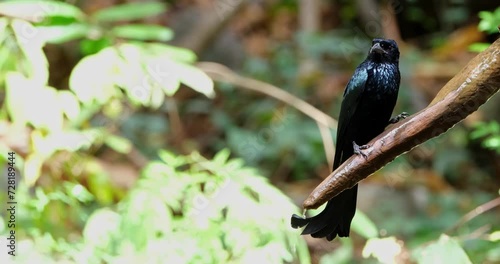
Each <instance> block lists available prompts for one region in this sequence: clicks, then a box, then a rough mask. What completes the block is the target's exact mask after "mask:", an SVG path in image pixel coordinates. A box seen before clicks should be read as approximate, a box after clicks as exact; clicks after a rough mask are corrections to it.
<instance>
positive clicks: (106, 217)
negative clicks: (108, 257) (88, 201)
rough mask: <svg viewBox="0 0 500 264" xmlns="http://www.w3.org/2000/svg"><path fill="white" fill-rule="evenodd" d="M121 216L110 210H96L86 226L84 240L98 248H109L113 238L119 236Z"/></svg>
mask: <svg viewBox="0 0 500 264" xmlns="http://www.w3.org/2000/svg"><path fill="white" fill-rule="evenodd" d="M120 222H121V216H120V215H119V214H117V213H116V212H113V211H112V210H110V209H107V208H102V209H98V210H96V211H95V212H94V213H92V215H91V216H90V218H89V219H88V220H87V223H86V224H85V228H84V229H83V233H82V235H83V238H84V239H85V242H86V243H88V244H89V245H92V246H95V247H97V248H108V247H109V246H110V245H111V242H112V241H113V237H114V236H117V235H119V231H118V230H119V227H120Z"/></svg>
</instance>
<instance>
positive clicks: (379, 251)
mask: <svg viewBox="0 0 500 264" xmlns="http://www.w3.org/2000/svg"><path fill="white" fill-rule="evenodd" d="M401 253H403V248H402V243H400V242H399V241H398V240H397V239H396V238H395V237H385V238H370V239H368V241H367V242H366V245H365V247H364V248H363V257H364V258H369V257H370V256H372V257H374V258H376V259H377V260H378V261H379V262H380V263H396V260H397V256H398V255H399V254H401Z"/></svg>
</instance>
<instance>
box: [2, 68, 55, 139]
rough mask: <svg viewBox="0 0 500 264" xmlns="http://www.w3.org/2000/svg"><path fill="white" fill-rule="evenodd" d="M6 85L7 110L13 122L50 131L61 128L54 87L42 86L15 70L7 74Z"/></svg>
mask: <svg viewBox="0 0 500 264" xmlns="http://www.w3.org/2000/svg"><path fill="white" fill-rule="evenodd" d="M6 87H7V110H8V111H9V114H10V116H11V118H12V119H13V121H14V123H19V124H26V123H31V124H32V125H33V126H35V127H41V128H46V129H48V130H51V131H56V130H60V129H61V128H62V125H63V116H62V109H61V108H60V105H59V104H58V98H57V92H56V90H55V89H54V88H51V87H44V86H43V85H41V84H40V83H38V82H37V81H36V80H31V79H26V78H25V77H24V76H22V75H21V74H19V73H15V72H11V73H9V74H8V75H7V83H6ZM40 109H43V111H41V110H40Z"/></svg>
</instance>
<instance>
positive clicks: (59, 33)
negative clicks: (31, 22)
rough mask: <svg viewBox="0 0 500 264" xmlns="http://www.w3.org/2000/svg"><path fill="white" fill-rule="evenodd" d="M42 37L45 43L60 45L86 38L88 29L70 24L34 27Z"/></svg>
mask: <svg viewBox="0 0 500 264" xmlns="http://www.w3.org/2000/svg"><path fill="white" fill-rule="evenodd" d="M36 28H37V29H38V30H39V31H40V34H41V35H42V36H43V37H44V40H45V42H47V43H52V44H61V43H65V42H68V41H71V40H75V39H81V38H83V37H85V36H87V34H88V32H89V30H90V27H89V26H88V25H84V24H70V25H63V26H38V27H36Z"/></svg>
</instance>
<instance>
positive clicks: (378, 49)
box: [370, 43, 387, 54]
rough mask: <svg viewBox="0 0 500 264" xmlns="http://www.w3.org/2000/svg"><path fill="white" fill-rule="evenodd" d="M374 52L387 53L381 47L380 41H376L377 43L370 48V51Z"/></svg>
mask: <svg viewBox="0 0 500 264" xmlns="http://www.w3.org/2000/svg"><path fill="white" fill-rule="evenodd" d="M373 52H376V53H379V54H384V53H387V52H386V51H385V50H384V49H383V48H382V47H380V43H375V45H373V46H372V48H371V49H370V53H373Z"/></svg>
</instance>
